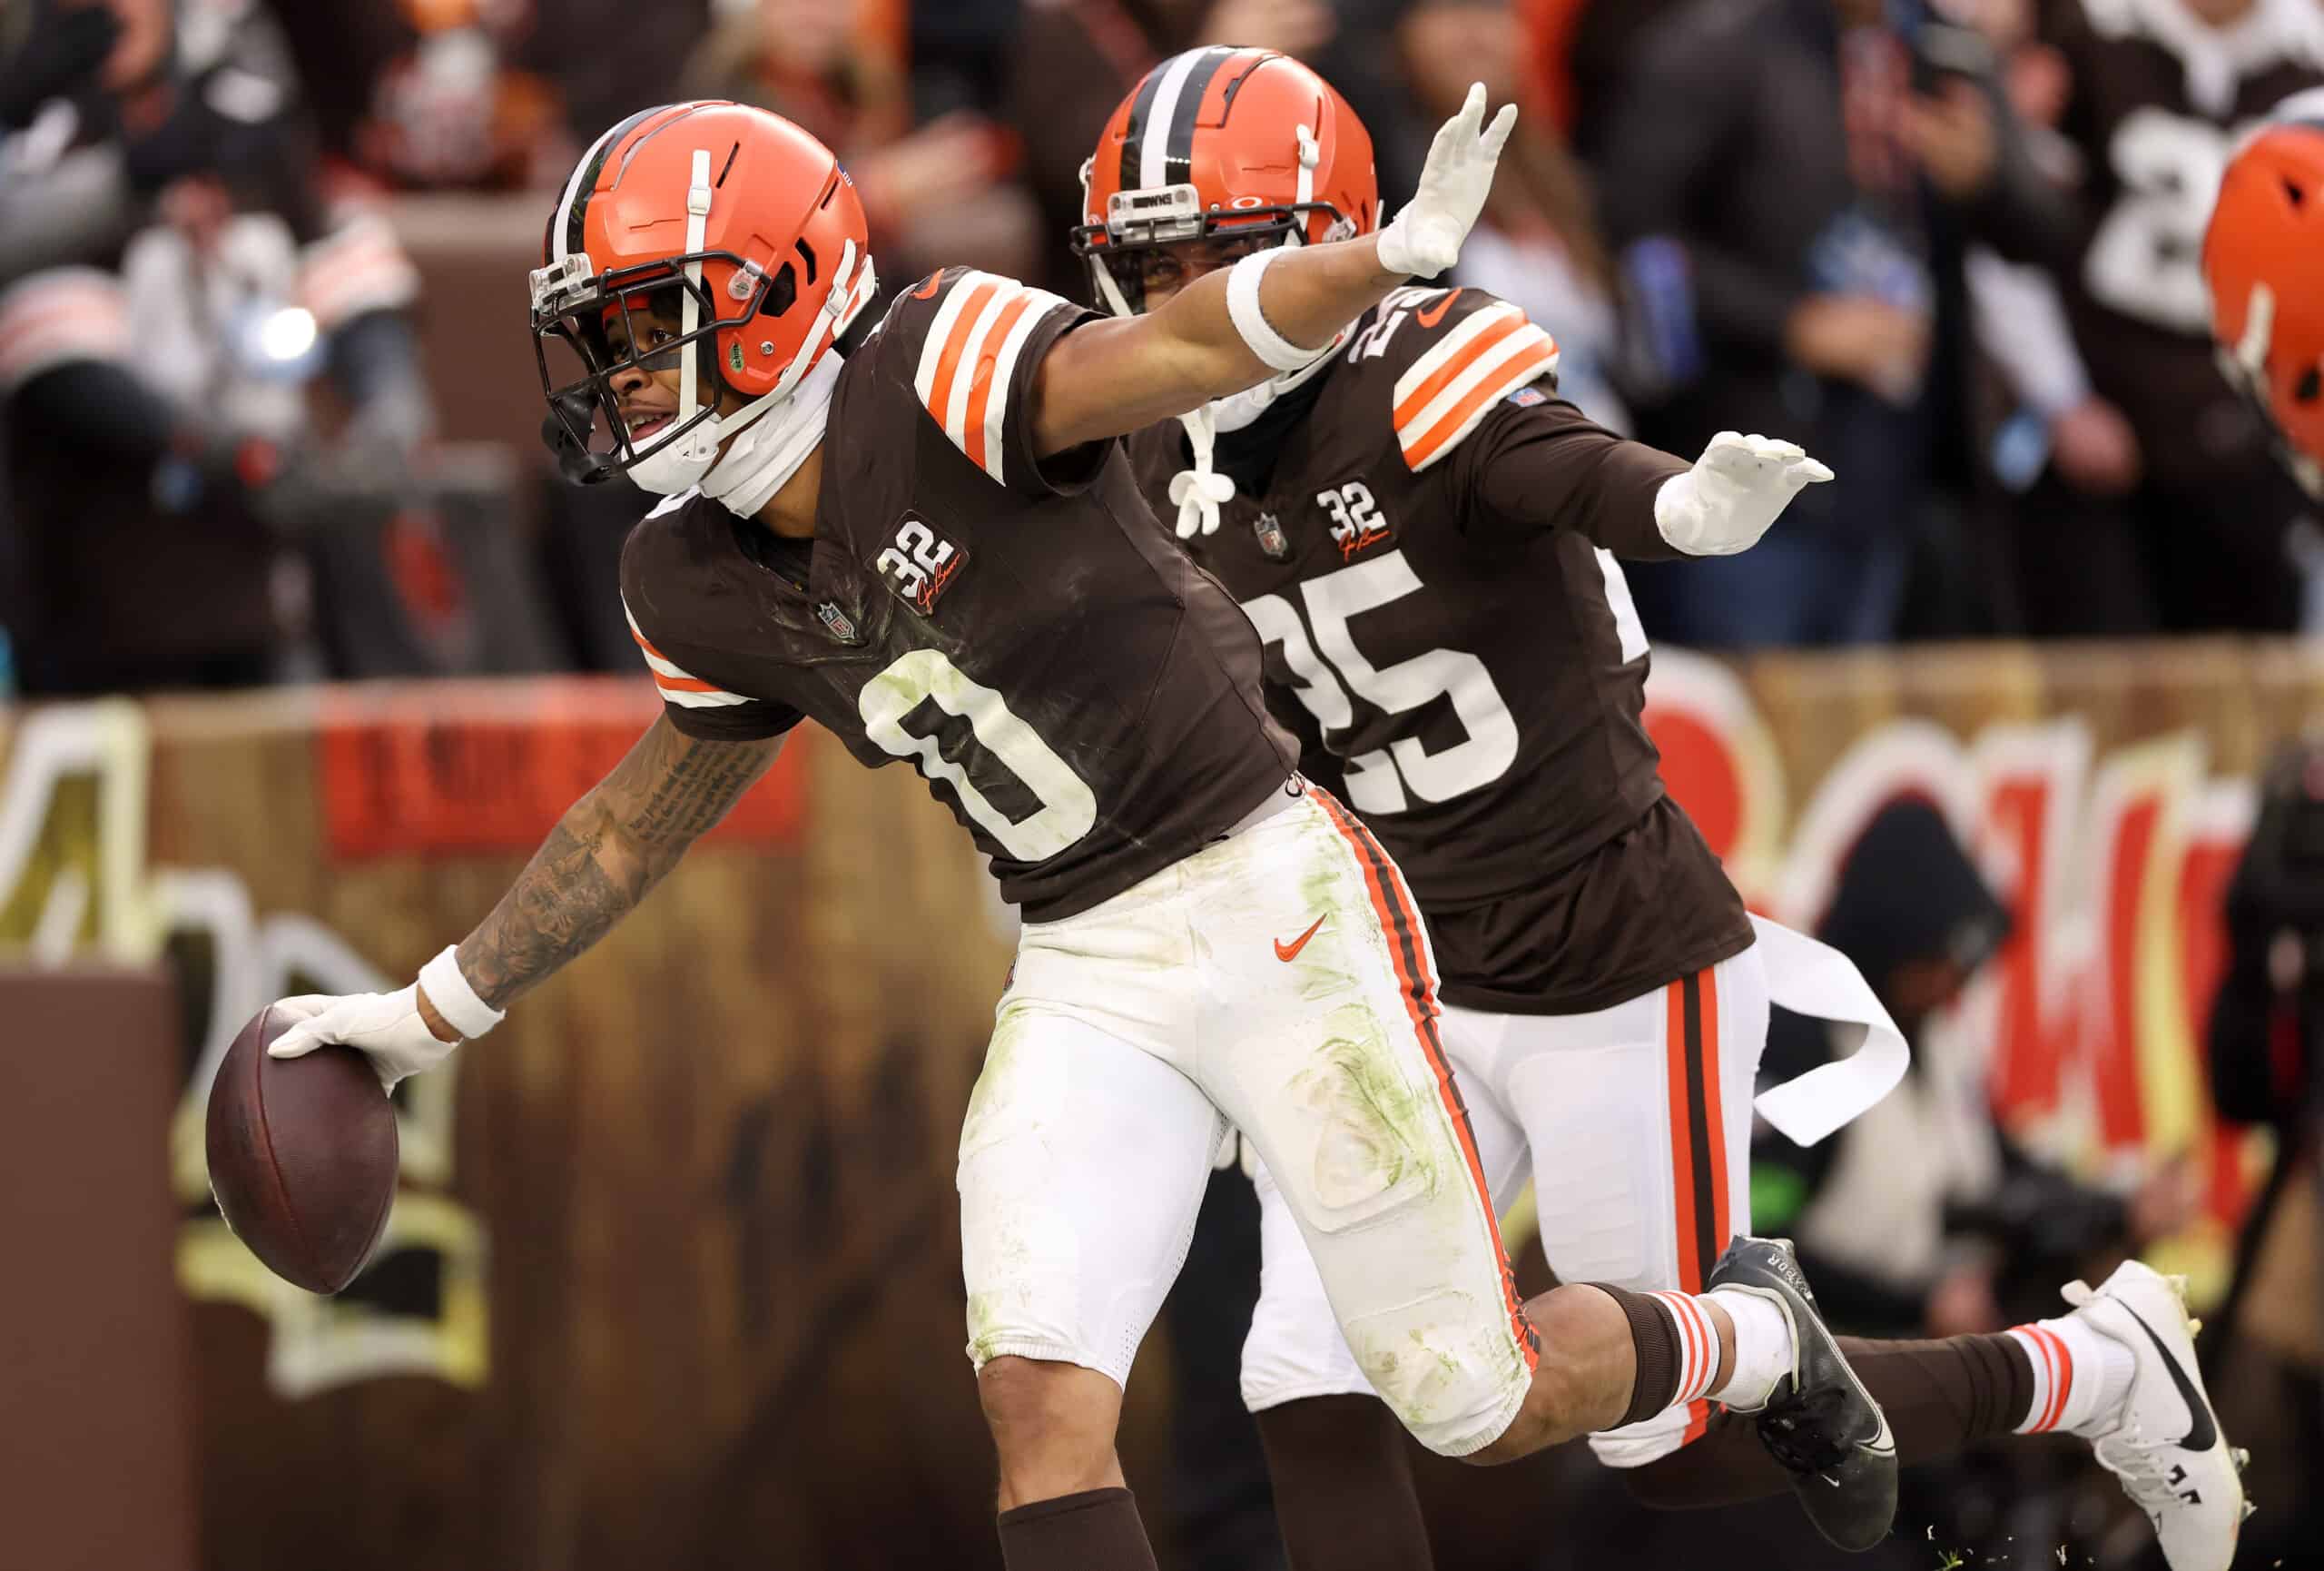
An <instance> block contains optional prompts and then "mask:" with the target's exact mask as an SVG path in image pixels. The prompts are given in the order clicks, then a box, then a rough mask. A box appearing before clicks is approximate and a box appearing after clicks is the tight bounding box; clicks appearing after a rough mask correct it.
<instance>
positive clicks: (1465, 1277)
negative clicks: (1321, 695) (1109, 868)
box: [1189, 792, 1534, 1456]
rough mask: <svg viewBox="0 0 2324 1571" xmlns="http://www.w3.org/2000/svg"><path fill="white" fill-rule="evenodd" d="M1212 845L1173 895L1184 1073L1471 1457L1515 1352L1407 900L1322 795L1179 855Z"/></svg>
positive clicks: (1508, 1403) (1382, 1353)
mask: <svg viewBox="0 0 2324 1571" xmlns="http://www.w3.org/2000/svg"><path fill="white" fill-rule="evenodd" d="M1218 853H1231V854H1232V855H1227V856H1221V857H1218V865H1217V867H1216V889H1215V891H1214V892H1213V893H1214V896H1215V897H1213V898H1208V899H1202V900H1197V901H1195V902H1193V903H1191V904H1190V907H1189V909H1190V915H1191V919H1192V921H1193V922H1194V924H1195V927H1196V936H1197V940H1198V944H1197V947H1198V948H1199V949H1200V950H1201V952H1202V953H1203V955H1204V970H1205V974H1206V982H1207V983H1208V985H1209V988H1210V992H1211V993H1212V995H1213V996H1214V997H1215V998H1216V1000H1217V1001H1218V1007H1217V1009H1216V1012H1215V1015H1214V1017H1213V1019H1212V1021H1211V1023H1209V1024H1208V1025H1207V1027H1206V1032H1205V1034H1204V1039H1203V1044H1202V1052H1201V1060H1200V1070H1199V1077H1200V1079H1201V1080H1202V1082H1203V1083H1204V1085H1205V1086H1206V1088H1207V1089H1208V1090H1209V1091H1210V1092H1211V1094H1212V1096H1213V1097H1214V1099H1215V1100H1216V1101H1217V1102H1218V1104H1219V1106H1220V1108H1221V1110H1222V1111H1223V1112H1226V1115H1227V1117H1228V1118H1229V1119H1230V1120H1231V1121H1233V1122H1234V1123H1235V1124H1236V1127H1237V1128H1239V1129H1240V1130H1241V1131H1243V1133H1244V1136H1245V1138H1246V1139H1247V1140H1249V1141H1250V1142H1251V1143H1252V1145H1253V1146H1254V1147H1255V1148H1256V1151H1258V1154H1259V1156H1260V1158H1261V1160H1262V1161H1265V1163H1266V1164H1267V1166H1268V1168H1269V1169H1270V1170H1271V1171H1272V1172H1273V1174H1274V1177H1275V1182H1276V1184H1278V1185H1279V1186H1280V1188H1281V1191H1282V1197H1283V1200H1284V1202H1285V1205H1286V1206H1287V1208H1288V1210H1290V1213H1291V1215H1292V1217H1293V1218H1294V1220H1295V1221H1296V1223H1297V1225H1298V1229H1299V1231H1300V1234H1301V1236H1302V1237H1303V1238H1304V1240H1305V1242H1306V1245H1307V1248H1308V1250H1309V1252H1310V1253H1311V1254H1312V1255H1313V1257H1314V1260H1315V1270H1316V1272H1317V1275H1318V1278H1319V1280H1321V1282H1322V1284H1323V1289H1324V1293H1325V1295H1326V1296H1327V1298H1328V1299H1329V1301H1330V1303H1331V1306H1332V1310H1333V1315H1334V1319H1335V1320H1336V1322H1337V1324H1338V1326H1339V1328H1340V1330H1341V1332H1342V1334H1343V1335H1344V1337H1345V1339H1346V1341H1347V1345H1348V1348H1349V1349H1350V1350H1351V1351H1352V1352H1353V1354H1354V1359H1355V1363H1356V1366H1357V1368H1360V1369H1361V1370H1362V1371H1363V1373H1364V1377H1365V1378H1366V1379H1367V1380H1368V1381H1369V1383H1370V1384H1371V1386H1372V1388H1374V1390H1376V1391H1377V1392H1378V1393H1379V1394H1380V1396H1381V1397H1382V1398H1384V1400H1385V1401H1386V1402H1387V1403H1388V1405H1389V1406H1390V1408H1393V1410H1394V1411H1395V1413H1396V1415H1397V1417H1398V1418H1400V1419H1401V1420H1403V1424H1404V1426H1405V1428H1408V1429H1410V1430H1411V1431H1412V1432H1413V1435H1414V1437H1415V1438H1418V1439H1419V1440H1420V1441H1421V1442H1422V1443H1423V1445H1426V1446H1428V1447H1430V1448H1431V1449H1433V1450H1436V1451H1440V1452H1443V1453H1444V1454H1446V1455H1450V1456H1458V1455H1464V1454H1466V1453H1467V1452H1469V1451H1473V1450H1476V1449H1479V1448H1481V1447H1483V1446H1485V1445H1487V1444H1490V1443H1491V1442H1492V1440H1493V1439H1494V1438H1497V1437H1498V1436H1499V1435H1500V1434H1501V1433H1502V1430H1504V1429H1506V1428H1508V1426H1509V1423H1510V1420H1511V1419H1512V1418H1513V1417H1514V1416H1515V1414H1516V1411H1517V1408H1518V1407H1519V1406H1520V1405H1521V1403H1522V1402H1523V1400H1524V1396H1525V1391H1526V1389H1527V1387H1528V1386H1529V1384H1530V1383H1531V1369H1532V1364H1533V1359H1534V1347H1533V1340H1532V1332H1531V1327H1530V1326H1529V1325H1528V1324H1527V1323H1526V1322H1525V1319H1524V1317H1523V1315H1522V1313H1521V1310H1520V1309H1518V1306H1517V1300H1516V1290H1515V1288H1514V1286H1513V1284H1512V1281H1511V1280H1510V1276H1509V1270H1508V1265H1507V1261H1506V1260H1505V1258H1504V1257H1503V1255H1502V1248H1501V1238H1500V1230H1499V1228H1498V1226H1497V1225H1496V1223H1495V1220H1494V1216H1493V1211H1492V1206H1491V1204H1490V1203H1489V1202H1488V1200H1487V1199H1486V1196H1485V1193H1484V1186H1483V1181H1482V1175H1481V1169H1480V1163H1479V1158H1478V1156H1477V1153H1476V1150H1475V1145H1474V1141H1473V1137H1472V1131H1471V1130H1470V1128H1469V1122H1468V1119H1467V1116H1466V1113H1465V1111H1464V1110H1463V1109H1462V1104H1461V1101H1460V1092H1459V1091H1458V1090H1457V1088H1456V1087H1455V1086H1454V1084H1453V1082H1452V1077H1451V1072H1450V1069H1449V1066H1448V1065H1447V1064H1446V1062H1445V1061H1444V1056H1443V1043H1442V1033H1441V1031H1440V1029H1439V1023H1438V1009H1437V1004H1436V999H1435V973H1434V966H1433V962H1432V960H1431V959H1430V957H1429V953H1428V941H1427V937H1426V934H1425V933H1424V932H1423V929H1422V927H1421V924H1420V919H1419V915H1418V913H1417V911H1416V910H1415V908H1414V907H1413V904H1412V901H1411V896H1410V894H1408V893H1407V892H1406V891H1405V889H1404V886H1403V878H1402V876H1401V875H1400V874H1397V873H1396V871H1395V869H1394V866H1393V864H1392V863H1390V862H1389V860H1388V858H1387V856H1386V855H1385V854H1384V853H1383V852H1382V851H1381V850H1380V849H1379V847H1378V845H1376V844H1375V843H1374V842H1373V841H1372V839H1371V837H1370V836H1369V835H1366V834H1365V833H1364V831H1363V830H1362V829H1361V827H1360V826H1358V825H1356V823H1355V821H1354V818H1353V817H1352V816H1350V815H1348V814H1347V813H1346V810H1345V809H1344V808H1342V807H1341V806H1339V805H1338V804H1336V803H1335V802H1333V801H1332V800H1331V799H1330V798H1329V797H1327V796H1324V795H1323V794H1322V793H1320V792H1317V793H1315V794H1314V795H1313V796H1312V797H1311V798H1310V799H1309V800H1308V801H1305V802H1303V803H1302V804H1300V805H1299V806H1297V807H1296V808H1295V809H1294V810H1292V811H1289V812H1285V813H1283V814H1280V815H1277V816H1275V818H1272V819H1269V820H1268V821H1267V822H1265V823H1264V824H1262V825H1258V826H1257V827H1256V828H1255V829H1252V830H1250V831H1247V832H1246V833H1245V834H1243V835H1237V836H1236V837H1235V838H1234V839H1233V840H1231V841H1228V842H1226V843H1225V844H1224V845H1219V846H1216V847H1213V848H1211V850H1209V851H1206V852H1205V853H1204V854H1203V857H1202V858H1200V859H1197V860H1198V861H1203V862H1208V861H1209V860H1210V859H1212V858H1213V857H1214V856H1216V855H1217V854H1218ZM1205 875H1206V877H1209V876H1211V875H1212V874H1211V870H1210V869H1205ZM1303 935H1304V937H1303ZM1286 954H1287V956H1288V957H1287V958H1286Z"/></svg>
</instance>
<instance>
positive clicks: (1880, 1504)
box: [1710, 1238, 1896, 1553]
mask: <svg viewBox="0 0 2324 1571" xmlns="http://www.w3.org/2000/svg"><path fill="white" fill-rule="evenodd" d="M1710 1286H1711V1287H1713V1288H1728V1289H1735V1290H1737V1291H1740V1292H1747V1293H1757V1294H1758V1296H1759V1297H1761V1298H1763V1299H1768V1300H1769V1301H1770V1302H1772V1303H1773V1304H1775V1305H1776V1307H1777V1308H1778V1309H1781V1310H1782V1311H1783V1315H1784V1319H1786V1320H1787V1321H1789V1322H1790V1325H1791V1331H1792V1339H1791V1343H1792V1367H1791V1372H1790V1373H1789V1374H1787V1375H1786V1376H1784V1377H1783V1378H1781V1379H1779V1380H1777V1382H1776V1386H1775V1389H1774V1391H1772V1392H1771V1393H1769V1395H1768V1401H1767V1405H1766V1406H1765V1407H1763V1408H1758V1409H1757V1411H1758V1418H1759V1443H1760V1444H1761V1445H1763V1446H1765V1447H1767V1448H1768V1455H1770V1456H1772V1457H1775V1459H1776V1460H1777V1462H1778V1463H1780V1464H1782V1466H1783V1467H1784V1468H1785V1470H1786V1471H1787V1472H1788V1473H1790V1474H1791V1476H1792V1479H1791V1489H1792V1493H1793V1494H1795V1495H1797V1496H1798V1497H1799V1503H1800V1505H1801V1507H1804V1508H1805V1509H1806V1510H1807V1519H1808V1520H1809V1521H1811V1522H1813V1523H1815V1524H1816V1530H1817V1532H1819V1533H1821V1534H1823V1535H1824V1536H1825V1537H1827V1538H1828V1539H1830V1540H1831V1541H1832V1542H1833V1543H1835V1544H1837V1545H1838V1546H1840V1547H1841V1548H1843V1549H1846V1550H1850V1551H1852V1552H1859V1553H1860V1552H1861V1551H1863V1550H1866V1549H1869V1548H1871V1547H1872V1546H1874V1545H1876V1544H1877V1543H1879V1542H1880V1540H1881V1539H1883V1538H1885V1537H1886V1536H1888V1527H1889V1524H1890V1523H1891V1522H1892V1521H1893V1520H1895V1518H1896V1440H1895V1439H1894V1438H1892V1437H1891V1436H1890V1435H1889V1433H1888V1418H1887V1416H1886V1414H1884V1413H1882V1412H1881V1410H1880V1404H1879V1403H1877V1402H1876V1401H1874V1400H1873V1399H1872V1393H1871V1392H1869V1391H1867V1390H1866V1389H1865V1388H1864V1382H1863V1381H1861V1380H1859V1379H1857V1378H1856V1371H1855V1370H1854V1369H1851V1368H1848V1361H1847V1359H1844V1358H1842V1357H1841V1356H1840V1345H1839V1343H1838V1342H1837V1341H1835V1340H1834V1339H1833V1338H1832V1333H1831V1330H1830V1329H1828V1328H1827V1326H1826V1325H1825V1324H1824V1317H1823V1315H1822V1313H1821V1312H1820V1311H1818V1310H1817V1308H1816V1295H1815V1293H1814V1292H1812V1291H1811V1290H1810V1289H1808V1286H1807V1277H1806V1276H1804V1275H1803V1274H1801V1272H1800V1270H1799V1262H1798V1260H1796V1259H1794V1258H1793V1256H1792V1252H1791V1240H1789V1239H1753V1238H1738V1239H1737V1240H1735V1241H1734V1242H1733V1243H1731V1244H1729V1245H1728V1246H1727V1253H1726V1254H1724V1255H1722V1256H1720V1257H1719V1261H1718V1269H1717V1270H1713V1271H1712V1272H1711V1275H1710ZM1737 1410H1738V1411H1741V1410H1743V1409H1737Z"/></svg>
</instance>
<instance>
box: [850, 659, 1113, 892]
mask: <svg viewBox="0 0 2324 1571" xmlns="http://www.w3.org/2000/svg"><path fill="white" fill-rule="evenodd" d="M931 698H932V699H934V700H935V701H936V706H937V707H938V708H940V709H941V710H943V711H944V712H945V713H946V714H947V715H957V716H960V717H961V718H963V719H965V720H967V721H968V723H969V728H970V730H971V731H973V732H974V733H975V734H976V739H977V743H978V745H979V746H981V747H983V748H984V750H985V751H986V752H988V753H990V754H991V755H992V756H994V757H995V758H998V759H999V760H1000V762H1001V763H1002V764H1004V765H1006V766H1008V767H1009V773H1011V774H1013V775H1015V776H1017V778H1018V779H1019V780H1021V781H1023V782H1024V784H1025V788H1026V789H1027V790H1029V791H1030V792H1031V793H1032V794H1033V795H1035V796H1037V797H1039V799H1040V803H1041V810H1040V811H1039V813H1036V814H1034V815H1032V816H1031V817H1029V818H1026V819H1023V820H1021V821H1019V820H1014V819H1011V818H1010V817H1009V815H1007V814H1006V813H1003V812H1002V811H1001V810H1000V808H998V807H996V806H994V805H992V803H991V801H990V799H989V798H987V797H986V796H985V795H984V793H982V792H981V791H979V790H978V789H977V788H976V786H975V785H971V784H970V781H969V776H968V772H967V771H966V770H964V769H962V768H961V767H960V765H958V764H956V763H954V762H953V761H952V760H951V759H950V758H947V757H945V756H944V755H943V753H942V752H941V751H940V749H939V747H938V745H937V740H936V738H935V737H933V736H920V735H919V734H918V733H916V732H913V731H911V730H908V729H906V728H905V726H904V716H907V715H910V714H911V712H912V711H913V710H914V709H917V708H919V707H920V706H921V704H923V703H926V702H927V701H928V700H930V699H931ZM855 707H856V712H857V713H858V714H860V715H861V716H863V729H864V732H865V734H866V735H867V736H870V737H871V738H872V741H874V742H876V743H878V744H879V745H880V746H881V747H883V748H885V749H886V750H887V751H888V752H890V753H892V754H894V755H895V756H897V757H899V758H911V759H914V760H916V761H917V762H918V763H919V766H920V772H921V774H922V775H924V776H927V777H928V778H929V779H931V780H941V781H944V782H945V783H946V784H948V785H950V786H951V787H952V789H953V791H954V792H955V793H956V794H957V795H959V796H960V806H961V807H962V808H963V809H964V810H965V811H966V812H967V813H968V815H969V816H970V817H971V818H973V819H975V820H976V821H977V822H978V823H979V824H980V825H983V827H984V830H985V833H986V834H988V835H991V836H992V837H993V838H994V839H995V840H997V841H999V842H1000V845H1001V848H1002V849H1003V850H1005V851H1007V852H1008V853H1009V855H1011V856H1013V857H1015V858H1016V859H1017V860H1018V861H1019V862H1046V861H1048V860H1049V858H1050V857H1052V856H1054V855H1057V854H1058V853H1059V852H1060V851H1063V850H1064V849H1065V848H1066V847H1067V846H1068V845H1072V844H1073V843H1074V842H1075V841H1077V840H1078V839H1080V838H1081V837H1082V836H1083V835H1087V834H1088V833H1089V830H1090V827H1091V826H1092V825H1095V824H1096V823H1097V822H1098V798H1097V796H1096V795H1094V794H1093V793H1092V792H1091V791H1090V789H1089V787H1088V785H1086V784H1084V783H1083V781H1082V779H1081V776H1078V775H1076V774H1075V773H1074V772H1073V769H1072V766H1070V765H1068V764H1067V763H1066V761H1065V760H1064V759H1062V758H1060V757H1059V756H1057V752H1056V750H1055V749H1054V748H1052V747H1050V746H1049V744H1048V743H1047V742H1044V741H1042V740H1041V739H1040V737H1039V736H1038V735H1037V734H1036V733H1035V732H1034V730H1033V728H1032V727H1031V726H1028V725H1026V724H1025V722H1024V721H1022V720H1020V719H1019V718H1018V717H1017V715H1016V713H1015V711H1013V710H1011V709H1010V708H1009V705H1008V702H1007V700H1005V699H1003V698H1002V697H1001V696H1000V694H999V693H996V692H994V691H993V690H992V689H991V688H990V687H985V686H983V685H982V684H981V683H979V682H974V681H971V680H970V679H969V677H966V676H964V675H963V674H962V673H961V671H960V667H957V666H955V665H953V664H952V662H951V661H950V660H948V659H946V658H945V657H944V656H943V655H942V654H941V653H940V651H938V650H935V649H914V650H913V651H911V653H910V654H908V655H905V656H902V657H900V658H898V659H897V660H896V662H895V663H894V664H893V665H891V666H890V667H888V668H887V669H886V670H884V671H882V672H881V673H880V674H879V675H878V676H876V677H872V679H871V680H870V681H869V682H866V683H864V684H863V691H862V693H861V694H860V695H858V697H857V698H856V701H855Z"/></svg>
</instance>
